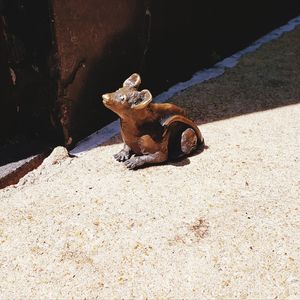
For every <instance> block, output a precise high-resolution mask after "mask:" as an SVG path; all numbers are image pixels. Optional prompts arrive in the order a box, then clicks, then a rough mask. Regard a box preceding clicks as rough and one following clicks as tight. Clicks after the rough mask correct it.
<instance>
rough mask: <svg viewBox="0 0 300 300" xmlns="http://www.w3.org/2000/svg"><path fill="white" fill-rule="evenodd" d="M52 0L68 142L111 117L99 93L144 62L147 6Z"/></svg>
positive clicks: (62, 115)
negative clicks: (142, 57) (142, 56)
mask: <svg viewBox="0 0 300 300" xmlns="http://www.w3.org/2000/svg"><path fill="white" fill-rule="evenodd" d="M52 4H53V8H52V12H53V16H52V20H53V28H54V34H55V40H56V44H57V58H58V61H57V63H58V71H59V72H58V73H59V80H58V103H57V104H58V107H59V111H60V116H59V117H60V122H61V125H62V127H63V130H64V136H65V142H66V144H67V145H68V144H71V143H72V142H74V140H77V139H78V137H82V136H83V135H84V134H87V133H88V132H90V130H91V128H94V129H96V128H99V126H101V124H102V125H103V124H105V122H107V120H108V119H111V117H112V115H108V111H107V110H104V109H103V106H102V104H101V102H100V100H99V95H100V94H101V92H103V91H104V90H107V88H109V87H110V88H114V87H115V83H116V82H118V78H120V77H122V76H124V73H125V74H126V75H127V72H130V71H131V70H132V71H133V70H136V69H137V68H138V67H139V62H140V60H141V55H142V53H143V38H142V36H143V31H144V17H145V6H144V3H143V1H140V0H127V1H119V0H113V1H112V0H101V1H99V0H72V1H59V0H53V1H52ZM126 75H125V76H126Z"/></svg>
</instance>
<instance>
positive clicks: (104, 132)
mask: <svg viewBox="0 0 300 300" xmlns="http://www.w3.org/2000/svg"><path fill="white" fill-rule="evenodd" d="M298 25H300V17H297V18H294V19H292V20H290V21H289V22H288V23H287V24H286V25H283V26H281V27H279V28H277V29H275V30H273V31H271V32H270V33H268V34H266V35H265V36H263V37H262V38H260V39H258V40H257V41H255V42H254V43H253V44H252V45H250V46H249V47H247V48H245V49H243V50H241V51H239V52H237V53H235V54H233V55H232V56H230V57H227V58H225V59H223V60H222V61H220V62H218V63H217V64H215V65H214V66H213V67H212V68H210V69H206V70H201V71H198V72H196V73H195V74H194V75H193V77H192V78H191V79H190V80H188V81H185V82H180V83H178V84H176V85H174V86H172V87H171V88H169V90H167V91H166V92H163V93H161V94H160V95H158V96H156V97H155V98H154V102H165V101H166V100H168V99H170V98H171V97H172V96H174V95H175V94H176V93H178V92H181V91H183V90H185V89H187V88H189V87H191V86H193V85H195V84H199V83H201V82H203V81H207V80H209V79H211V78H215V77H218V76H220V75H222V74H223V73H224V72H225V68H233V67H234V66H235V65H236V64H237V63H238V62H239V60H240V58H241V57H242V56H244V55H245V54H247V53H250V52H253V51H255V50H256V49H258V48H259V47H260V46H262V45H264V44H266V43H268V42H269V41H272V40H275V39H277V38H279V37H280V36H281V35H282V34H283V33H285V32H288V31H292V30H293V29H294V28H295V27H296V26H298ZM119 131H120V125H119V120H117V121H114V122H112V123H110V124H109V125H107V126H105V127H103V128H102V129H100V130H98V131H96V132H95V133H93V134H91V135H89V136H88V137H86V138H85V139H83V140H81V141H80V142H78V144H77V145H76V146H75V148H74V149H72V150H71V151H70V154H71V155H75V156H81V155H83V154H85V153H86V152H87V151H89V150H91V149H93V148H95V147H97V146H99V145H101V144H103V143H104V142H106V141H107V140H109V139H110V138H111V137H113V136H114V135H116V134H118V133H119Z"/></svg>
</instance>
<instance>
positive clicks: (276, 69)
mask: <svg viewBox="0 0 300 300" xmlns="http://www.w3.org/2000/svg"><path fill="white" fill-rule="evenodd" d="M299 54H300V28H298V29H296V30H294V31H293V32H291V33H288V34H285V35H284V36H283V37H282V38H280V39H279V40H277V41H273V42H271V43H269V44H268V45H266V46H264V47H263V48H261V49H259V50H258V51H257V52H255V53H253V54H250V55H247V56H246V57H245V58H244V59H242V61H241V62H240V64H239V65H238V66H237V67H236V68H234V69H232V70H228V71H227V72H226V73H225V75H224V76H222V77H220V78H217V79H214V80H211V81H209V82H207V83H204V84H201V85H199V86H195V87H192V88H190V89H188V90H186V91H185V92H183V93H181V94H180V95H178V96H176V97H174V99H172V101H174V102H176V103H178V104H181V105H182V106H184V107H186V108H187V109H188V111H189V113H190V114H191V115H192V116H193V117H194V118H195V119H196V120H197V121H198V122H199V124H200V123H201V124H202V123H206V124H202V125H201V126H200V128H201V130H202V132H203V135H204V137H205V139H206V143H207V145H208V147H209V148H208V149H206V150H205V151H204V152H203V153H201V154H198V155H194V156H192V157H189V158H188V159H186V160H183V161H181V162H176V163H170V164H167V165H161V166H155V167H150V168H145V169H142V170H138V171H129V170H127V169H126V168H125V167H124V166H123V165H122V164H121V163H118V162H116V161H114V160H113V158H112V154H113V153H115V152H117V151H118V150H119V149H120V147H121V145H120V138H119V137H115V138H113V139H111V140H110V141H109V142H108V143H107V144H106V145H104V146H102V147H98V148H96V149H93V150H91V151H89V152H88V153H87V154H86V155H85V156H83V157H81V158H69V157H68V156H67V153H66V152H65V151H64V149H63V148H57V149H56V150H55V151H54V153H53V154H52V155H51V156H50V157H49V158H47V159H46V160H45V161H44V163H43V164H42V165H41V166H40V167H39V168H38V169H37V170H35V171H33V172H31V173H29V174H28V175H27V176H26V177H25V178H23V179H22V180H21V182H20V183H19V184H18V185H16V186H11V187H9V188H6V189H4V190H1V191H0V198H1V202H0V244H1V247H0V278H1V280H0V295H1V297H0V298H2V299H6V298H10V299H18V298H21V299H42V298H48V299H50V298H51V299H57V298H58V299H70V298H76V299H83V298H89V299H90V298H99V299H113V298H151V299H152V298H189V299H191V298H198V299H203V298H216V299H232V298H239V299H253V298H255V299H299V298H300V258H299V253H300V216H299V209H300V197H299V194H300V193H299V192H300V172H299V171H300V164H299V153H300V137H299V130H300V124H299V120H300V105H299V104H297V103H299V101H300V84H299V83H300V80H299V79H300V75H299V64H300V61H299Z"/></svg>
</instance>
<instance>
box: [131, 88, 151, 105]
mask: <svg viewBox="0 0 300 300" xmlns="http://www.w3.org/2000/svg"><path fill="white" fill-rule="evenodd" d="M139 96H140V100H141V101H140V102H139V104H137V105H135V107H134V108H135V109H143V108H146V107H147V106H148V104H149V103H150V102H151V101H152V95H151V93H150V92H149V91H148V90H142V91H140V93H139Z"/></svg>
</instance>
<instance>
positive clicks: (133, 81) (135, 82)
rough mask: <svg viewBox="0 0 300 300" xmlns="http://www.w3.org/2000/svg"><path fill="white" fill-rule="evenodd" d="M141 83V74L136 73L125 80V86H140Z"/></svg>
mask: <svg viewBox="0 0 300 300" xmlns="http://www.w3.org/2000/svg"><path fill="white" fill-rule="evenodd" d="M140 84H141V77H140V75H139V74H137V73H134V74H132V75H131V76H130V77H128V78H127V79H126V80H125V81H124V83H123V86H127V87H134V88H138V87H139V85H140Z"/></svg>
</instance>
